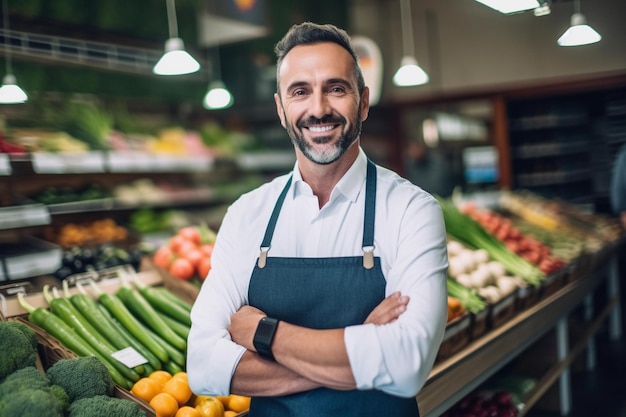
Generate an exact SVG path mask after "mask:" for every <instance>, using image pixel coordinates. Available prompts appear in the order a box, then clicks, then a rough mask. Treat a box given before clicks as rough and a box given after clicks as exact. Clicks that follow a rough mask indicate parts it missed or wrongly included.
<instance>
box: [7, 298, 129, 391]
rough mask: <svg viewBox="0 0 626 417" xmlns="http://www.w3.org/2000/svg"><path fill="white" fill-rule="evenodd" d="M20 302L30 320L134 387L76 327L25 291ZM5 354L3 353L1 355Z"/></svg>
mask: <svg viewBox="0 0 626 417" xmlns="http://www.w3.org/2000/svg"><path fill="white" fill-rule="evenodd" d="M17 299H18V302H19V303H20V305H21V306H22V308H23V309H24V310H26V311H27V312H28V313H29V314H28V320H29V321H30V322H31V323H33V324H35V325H37V326H39V327H41V328H42V329H43V330H45V331H46V332H47V333H49V334H51V335H52V336H54V337H55V338H56V339H57V340H58V341H59V342H61V344H62V345H63V346H65V347H66V348H68V349H69V350H71V351H72V352H74V353H75V354H77V355H78V356H97V357H98V358H99V359H100V360H101V361H102V362H103V363H104V364H105V365H106V366H107V368H108V369H109V373H110V374H111V378H113V381H115V382H116V383H117V384H118V385H120V386H122V387H124V388H128V389H130V388H132V383H131V382H130V381H128V380H127V379H126V378H124V376H122V374H121V373H120V372H119V371H118V370H117V369H116V368H115V367H114V366H113V365H111V364H110V363H109V362H108V361H107V360H106V359H105V358H104V357H101V355H100V353H98V351H96V350H95V349H94V348H92V347H91V345H89V343H87V342H86V341H85V340H84V339H83V338H82V337H81V336H80V335H79V334H78V333H76V331H74V329H72V328H71V327H70V326H69V325H68V324H67V323H65V322H64V321H63V320H62V319H61V318H59V317H58V316H56V315H54V314H53V313H52V312H50V311H48V310H47V309H45V308H36V307H34V306H32V305H30V304H28V302H27V301H26V300H25V299H24V294H23V293H18V295H17ZM0 356H3V355H0Z"/></svg>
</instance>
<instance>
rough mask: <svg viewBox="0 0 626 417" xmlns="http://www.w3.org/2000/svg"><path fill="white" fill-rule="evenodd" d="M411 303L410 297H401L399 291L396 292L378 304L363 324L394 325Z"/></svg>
mask: <svg viewBox="0 0 626 417" xmlns="http://www.w3.org/2000/svg"><path fill="white" fill-rule="evenodd" d="M408 303H409V296H408V295H401V294H400V292H399V291H396V292H394V293H393V294H391V295H390V296H389V297H387V298H385V299H384V300H383V301H381V302H380V304H378V305H377V306H376V307H375V308H374V310H372V312H371V313H370V314H369V316H367V318H366V319H365V322H364V323H363V324H368V323H374V324H379V325H380V324H387V323H393V322H394V321H396V320H397V319H398V317H400V315H401V314H402V313H404V312H405V311H406V306H407V304H408Z"/></svg>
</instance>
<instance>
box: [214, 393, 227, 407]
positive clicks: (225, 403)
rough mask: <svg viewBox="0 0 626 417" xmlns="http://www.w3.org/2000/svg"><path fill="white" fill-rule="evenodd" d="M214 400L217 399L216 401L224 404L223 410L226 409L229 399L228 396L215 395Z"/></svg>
mask: <svg viewBox="0 0 626 417" xmlns="http://www.w3.org/2000/svg"><path fill="white" fill-rule="evenodd" d="M215 398H217V399H218V400H220V401H221V403H222V404H224V409H225V410H227V409H228V398H230V395H217V396H215Z"/></svg>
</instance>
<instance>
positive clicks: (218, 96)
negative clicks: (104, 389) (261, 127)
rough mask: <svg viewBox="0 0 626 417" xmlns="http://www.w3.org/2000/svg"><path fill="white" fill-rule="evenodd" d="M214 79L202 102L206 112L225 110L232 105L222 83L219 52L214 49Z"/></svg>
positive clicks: (231, 98)
mask: <svg viewBox="0 0 626 417" xmlns="http://www.w3.org/2000/svg"><path fill="white" fill-rule="evenodd" d="M214 56H215V63H214V65H213V66H214V67H215V68H214V70H215V77H213V81H211V82H210V83H209V89H208V91H207V93H206V94H205V96H204V99H203V100H202V104H203V105H204V107H205V108H206V109H208V110H219V109H226V108H228V107H230V106H232V105H233V102H234V100H233V95H232V94H231V93H230V91H228V89H227V88H226V85H225V84H224V83H223V82H222V71H221V63H220V51H219V49H218V47H217V46H216V47H215V54H214Z"/></svg>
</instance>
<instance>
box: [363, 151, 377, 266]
mask: <svg viewBox="0 0 626 417" xmlns="http://www.w3.org/2000/svg"><path fill="white" fill-rule="evenodd" d="M375 218H376V165H374V163H373V162H372V161H370V160H369V159H368V160H367V177H366V180H365V215H364V216H363V267H364V268H365V269H372V268H373V267H374V220H375Z"/></svg>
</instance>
